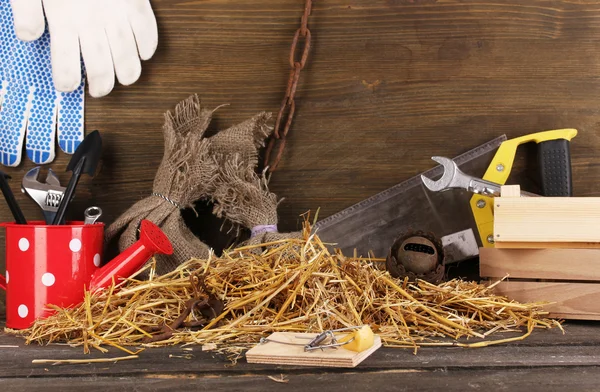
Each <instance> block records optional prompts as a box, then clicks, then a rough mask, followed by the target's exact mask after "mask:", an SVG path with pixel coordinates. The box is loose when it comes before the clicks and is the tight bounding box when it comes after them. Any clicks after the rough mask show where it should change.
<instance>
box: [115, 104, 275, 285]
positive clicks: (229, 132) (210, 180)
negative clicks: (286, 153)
mask: <svg viewBox="0 0 600 392" xmlns="http://www.w3.org/2000/svg"><path fill="white" fill-rule="evenodd" d="M217 109H218V108H217ZM215 110H216V109H213V110H208V109H204V108H202V107H201V105H200V100H199V99H198V97H197V96H196V95H194V96H192V97H190V98H188V99H186V100H185V101H183V102H181V103H180V104H179V105H177V107H176V108H175V111H174V113H170V112H169V113H167V114H166V115H165V125H164V128H163V131H164V138H165V153H164V156H163V159H162V162H161V164H160V166H159V168H158V170H157V172H156V178H155V179H154V185H153V188H152V194H151V195H149V196H148V197H146V198H145V199H143V200H140V201H139V202H137V203H135V204H134V205H133V206H132V207H131V208H130V209H129V210H128V211H126V212H125V213H124V214H123V215H122V216H121V217H119V218H118V219H117V220H116V221H115V222H114V223H113V224H112V225H111V226H110V227H109V228H108V229H107V232H106V239H107V241H110V239H112V238H113V237H115V236H116V235H117V234H118V233H119V232H121V231H122V230H124V231H123V234H122V235H121V237H120V239H119V248H120V249H121V251H123V250H124V249H126V248H127V247H129V246H130V245H131V244H133V243H134V242H135V241H136V240H137V237H138V236H137V231H138V227H139V225H140V222H141V221H142V220H143V219H148V220H150V221H152V222H154V223H156V224H157V225H158V226H159V227H160V228H161V229H162V230H163V231H164V232H165V234H166V235H167V236H168V237H169V239H170V240H171V243H172V244H173V255H170V256H165V255H161V256H157V257H156V261H157V263H156V272H157V273H158V274H163V273H167V272H169V271H172V270H173V269H174V268H176V267H177V266H178V265H180V264H181V263H183V262H185V261H188V260H189V259H192V258H207V257H208V255H209V250H210V249H209V247H208V246H207V245H206V244H204V243H203V242H202V241H200V240H199V239H198V238H197V237H196V236H195V235H194V234H193V233H192V232H191V231H190V230H189V228H188V227H187V226H186V224H185V222H184V221H183V218H182V216H181V211H180V210H181V209H183V208H192V207H193V203H194V202H195V201H197V200H200V199H212V200H215V201H216V200H217V198H215V197H214V194H215V193H216V194H218V195H219V200H222V201H225V203H229V204H228V205H230V206H234V205H238V204H239V205H240V206H241V207H240V208H244V206H246V205H247V204H245V203H239V200H240V197H242V198H243V197H248V195H250V197H253V200H254V201H255V202H256V203H257V204H258V205H262V204H264V203H271V201H270V200H269V201H265V202H262V199H261V196H262V195H263V194H261V195H254V193H253V191H254V189H253V188H252V187H250V189H249V190H248V189H246V188H245V187H244V181H245V179H241V178H238V177H233V178H234V182H235V180H239V181H237V182H235V185H233V186H231V187H230V185H228V184H224V182H223V181H217V178H218V177H220V176H222V175H223V173H224V170H225V171H234V169H233V168H232V166H231V164H234V165H235V166H236V167H238V166H243V167H245V168H249V167H252V168H254V167H256V165H257V164H258V149H259V148H260V147H261V146H264V140H265V139H266V138H267V137H268V136H269V135H270V134H271V132H272V131H273V129H272V127H270V126H269V125H268V122H269V120H270V119H271V114H269V113H265V112H262V113H259V114H257V115H256V116H254V117H253V118H251V119H249V120H246V121H244V122H242V123H240V124H238V125H235V126H233V127H231V128H228V129H226V130H224V131H221V132H219V133H217V134H216V135H214V136H212V137H210V138H204V134H205V132H206V129H207V128H208V125H209V123H210V121H211V119H212V115H213V113H214V111H215ZM242 162H243V165H242ZM223 168H225V169H223ZM255 176H256V174H255ZM232 190H234V191H235V192H238V194H233V193H231V192H232ZM261 202H262V204H261ZM276 207H277V205H276V201H275V205H274V206H273V207H271V206H269V207H265V208H263V209H264V210H269V211H270V210H271V209H272V210H273V211H275V209H276ZM259 208H262V207H259ZM216 210H217V211H218V210H219V207H216ZM238 210H239V208H238V207H232V208H230V211H231V212H230V213H229V214H227V218H228V219H230V220H231V221H232V222H234V223H237V224H240V225H245V224H244V223H243V222H245V221H246V220H244V219H241V218H240V216H241V215H240V212H239V211H238ZM274 213H275V223H277V213H276V211H275V212H274ZM217 215H218V214H217ZM255 215H256V212H255ZM220 216H223V214H221V215H220ZM232 218H233V219H232ZM255 220H260V219H255Z"/></svg>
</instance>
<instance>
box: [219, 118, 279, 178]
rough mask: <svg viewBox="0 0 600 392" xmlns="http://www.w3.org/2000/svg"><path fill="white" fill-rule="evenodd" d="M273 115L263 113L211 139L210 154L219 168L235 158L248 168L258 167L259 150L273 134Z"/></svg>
mask: <svg viewBox="0 0 600 392" xmlns="http://www.w3.org/2000/svg"><path fill="white" fill-rule="evenodd" d="M270 120H271V113H266V112H262V113H259V114H257V115H256V116H254V117H252V118H251V119H249V120H246V121H244V122H242V123H240V124H238V125H234V126H233V127H231V128H228V129H226V130H224V131H220V132H219V133H217V134H216V135H214V136H212V137H211V138H210V153H211V155H212V156H213V157H214V159H215V160H216V161H217V163H218V164H219V166H220V165H221V164H224V163H225V162H227V161H229V160H231V159H233V158H234V156H235V157H237V158H236V159H237V160H238V161H239V162H243V163H244V164H245V166H246V167H247V168H250V169H252V170H254V169H255V168H256V166H257V165H258V150H259V149H260V148H261V147H263V146H264V145H265V139H266V138H267V137H269V136H270V135H271V133H272V132H273V127H270V126H269V121H270Z"/></svg>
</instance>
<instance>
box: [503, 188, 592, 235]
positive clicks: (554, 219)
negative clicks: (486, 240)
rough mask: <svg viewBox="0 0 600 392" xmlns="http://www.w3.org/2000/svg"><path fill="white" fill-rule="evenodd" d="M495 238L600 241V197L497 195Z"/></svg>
mask: <svg viewBox="0 0 600 392" xmlns="http://www.w3.org/2000/svg"><path fill="white" fill-rule="evenodd" d="M494 240H495V242H496V243H500V242H525V243H526V242H550V243H552V242H586V243H589V242H592V243H600V198H598V197H497V198H495V199H494Z"/></svg>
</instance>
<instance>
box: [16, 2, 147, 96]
mask: <svg viewBox="0 0 600 392" xmlns="http://www.w3.org/2000/svg"><path fill="white" fill-rule="evenodd" d="M11 4H12V7H13V15H14V21H15V22H14V23H15V32H16V34H17V37H19V38H20V39H22V40H24V41H31V40H35V39H37V38H39V37H40V36H41V35H42V33H43V32H44V27H45V24H44V14H45V16H46V19H47V20H48V27H49V30H50V41H51V43H50V46H51V52H52V75H53V77H54V84H55V86H56V89H57V90H58V91H63V92H69V91H73V90H75V89H76V88H77V87H78V86H79V85H80V84H81V64H80V49H81V57H83V62H84V64H85V68H86V72H87V80H88V85H89V92H90V95H91V96H93V97H102V96H104V95H107V94H108V93H110V92H111V90H112V89H113V87H114V84H115V73H116V76H117V79H118V80H119V82H120V83H121V84H124V85H130V84H132V83H134V82H135V81H136V80H137V79H138V78H139V76H140V74H141V72H142V65H141V63H140V58H141V59H142V60H148V59H149V58H150V57H152V55H153V54H154V52H155V51H156V46H157V44H158V29H157V26H156V18H155V17H154V12H153V11H152V7H151V6H150V2H149V0H11Z"/></svg>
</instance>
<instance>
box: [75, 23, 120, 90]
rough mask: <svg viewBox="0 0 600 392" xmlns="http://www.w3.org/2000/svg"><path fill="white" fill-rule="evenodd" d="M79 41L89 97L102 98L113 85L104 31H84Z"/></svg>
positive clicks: (108, 48) (111, 62) (108, 50)
mask: <svg viewBox="0 0 600 392" xmlns="http://www.w3.org/2000/svg"><path fill="white" fill-rule="evenodd" d="M79 39H80V43H81V55H82V56H83V62H84V64H85V69H86V72H87V79H88V83H89V85H90V87H89V91H90V95H91V96H92V97H96V98H98V97H103V96H105V95H107V94H108V93H110V92H111V91H112V89H113V87H114V85H115V70H114V68H113V60H112V55H111V54H110V46H109V41H108V38H107V36H106V33H105V32H104V30H100V31H98V30H95V31H93V30H92V31H85V32H82V34H81V36H80V38H79Z"/></svg>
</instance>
